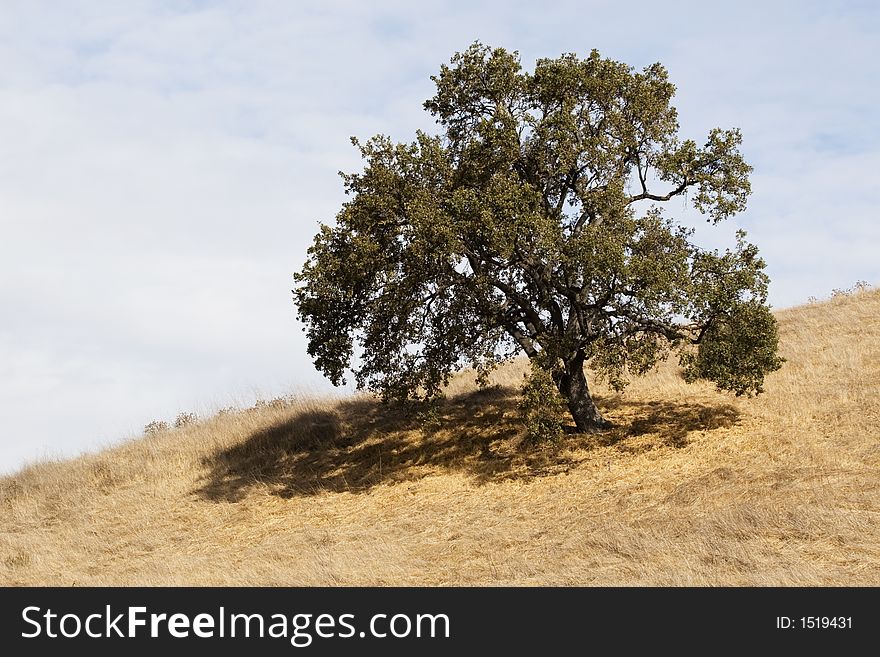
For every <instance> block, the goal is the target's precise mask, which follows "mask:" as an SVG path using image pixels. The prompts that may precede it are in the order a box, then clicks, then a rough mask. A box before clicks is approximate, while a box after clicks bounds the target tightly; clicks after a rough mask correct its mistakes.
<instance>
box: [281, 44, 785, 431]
mask: <svg viewBox="0 0 880 657" xmlns="http://www.w3.org/2000/svg"><path fill="white" fill-rule="evenodd" d="M432 79H433V80H434V82H435V83H436V88H437V92H436V94H435V96H434V97H432V98H430V99H429V100H428V101H426V103H425V108H426V109H427V110H428V111H429V112H430V113H431V114H432V115H433V116H434V117H435V118H436V120H437V122H438V124H439V127H440V133H439V134H438V135H436V136H431V135H428V134H426V133H423V132H418V133H417V134H416V138H415V141H413V142H412V143H409V144H399V143H394V142H393V141H392V140H391V139H390V138H388V137H386V136H383V135H378V136H376V137H373V138H372V139H369V140H368V141H366V142H363V143H362V142H360V141H358V140H357V139H353V140H352V141H353V143H354V144H355V146H356V147H357V148H358V149H359V150H360V153H361V156H362V158H363V160H364V168H363V171H362V172H360V173H350V174H342V177H343V181H344V185H345V191H346V193H347V195H348V200H347V201H346V202H345V203H344V205H343V206H342V208H341V210H340V211H339V213H338V214H337V216H336V222H335V224H334V225H332V226H330V225H322V226H321V228H320V231H319V233H318V235H317V236H316V237H315V241H314V243H313V244H312V246H311V248H310V249H309V252H308V259H307V261H306V263H305V264H304V266H303V268H302V270H301V271H300V272H299V273H297V274H296V276H295V280H296V282H297V287H296V289H295V290H294V296H295V300H296V303H297V306H298V309H299V317H300V319H301V320H302V322H303V323H304V324H305V330H306V331H307V335H308V352H309V354H310V355H311V356H312V357H313V359H314V362H315V365H316V366H317V367H318V368H319V369H320V370H321V371H323V372H324V373H325V374H326V375H327V377H328V378H329V379H330V380H331V381H332V382H333V383H335V384H340V383H341V382H342V381H343V380H344V376H345V372H346V370H348V369H351V370H352V371H353V372H354V375H355V380H356V383H357V385H358V387H359V388H366V389H369V390H373V391H375V392H378V393H380V394H381V395H382V396H383V397H384V398H400V399H405V398H416V399H431V398H433V397H435V396H436V395H437V394H439V392H440V391H441V390H442V388H443V386H444V384H445V383H446V382H447V381H448V378H449V376H450V374H451V373H452V372H454V371H456V370H459V369H462V368H464V367H467V366H470V367H473V368H475V369H476V370H477V372H478V373H480V375H485V374H486V373H487V372H489V371H491V369H492V368H493V367H495V366H496V365H497V364H498V363H499V362H501V361H503V360H504V359H506V358H509V357H512V356H513V355H515V354H516V353H525V354H527V355H528V356H529V357H530V358H532V359H538V357H539V356H540V362H541V363H542V367H544V368H545V369H546V370H548V371H553V372H556V373H557V376H555V377H554V381H555V382H556V384H557V386H558V385H560V381H562V380H563V377H561V376H559V375H558V372H559V371H560V368H565V367H569V368H571V367H581V364H582V363H583V362H584V361H585V360H586V359H590V362H591V366H592V367H593V368H594V369H597V370H598V371H599V373H600V374H601V375H603V376H605V377H606V378H607V379H608V380H609V381H610V382H611V384H612V385H613V386H614V387H616V388H622V387H623V386H625V385H626V383H627V381H628V380H629V378H630V377H631V376H633V375H635V376H638V375H640V374H643V373H644V372H646V371H647V370H649V369H650V368H651V367H653V365H654V364H656V363H657V362H658V360H659V359H661V358H665V357H666V355H667V354H668V353H669V352H670V350H678V351H680V352H682V353H683V356H682V358H683V363H684V365H685V371H686V373H687V376H688V378H690V379H693V378H695V377H703V378H708V379H710V380H713V381H715V382H716V383H717V384H718V385H719V386H720V387H722V388H725V389H731V390H734V391H735V392H738V393H746V392H759V391H760V389H761V386H762V382H763V377H764V374H766V373H767V372H769V371H772V370H773V369H776V368H778V367H779V363H780V360H779V359H777V358H776V357H775V353H776V347H777V338H776V331H775V325H774V320H773V317H772V315H770V313H769V311H768V310H767V306H766V292H767V282H768V281H767V277H766V275H765V274H764V271H763V270H764V262H763V261H762V260H761V259H760V258H759V257H758V255H757V249H756V248H755V247H754V246H753V245H751V244H748V243H747V242H746V241H745V237H744V234H742V233H740V234H739V237H738V241H737V245H736V248H735V249H734V250H732V251H731V250H729V251H725V252H723V253H719V252H715V251H712V252H709V251H705V250H702V249H700V248H699V247H698V246H696V245H695V244H693V243H692V242H691V231H689V230H687V229H685V228H683V227H681V226H679V225H677V224H676V223H675V221H673V219H671V218H669V217H666V216H665V215H664V213H663V208H662V204H664V203H666V202H668V201H670V200H672V199H675V198H677V197H683V198H688V199H690V201H691V202H692V203H693V205H694V206H695V207H696V208H697V209H698V210H699V211H700V212H702V213H704V214H705V215H706V216H707V219H708V220H709V221H711V222H714V223H717V222H719V221H721V220H724V219H727V218H729V217H730V216H732V215H733V214H735V213H736V212H739V211H741V210H743V209H744V208H745V204H746V199H747V197H748V195H749V193H750V186H749V180H748V176H749V173H750V171H751V168H750V167H749V165H748V164H746V162H745V161H744V160H743V158H742V155H741V154H740V152H739V150H738V148H739V146H740V143H741V140H742V137H741V135H740V133H739V131H738V130H735V129H733V130H721V129H715V130H712V131H711V132H710V133H709V135H708V137H707V139H706V140H705V142H704V143H703V145H702V146H700V145H698V143H697V142H695V141H693V140H689V139H688V140H681V139H680V138H679V137H678V134H677V133H678V120H677V114H676V110H675V108H674V107H673V106H672V105H671V100H672V97H673V95H674V92H675V87H674V86H673V85H672V84H671V83H670V82H669V80H668V76H667V73H666V70H665V69H664V68H663V67H662V66H661V65H660V64H653V65H651V66H648V67H646V68H645V69H644V70H642V71H636V70H634V69H633V68H631V67H629V66H627V65H626V64H623V63H620V62H616V61H614V60H611V59H605V58H602V57H601V56H600V55H599V53H598V52H596V51H593V52H591V53H590V55H589V56H588V57H586V58H585V59H580V58H578V57H577V56H575V55H573V54H564V55H562V56H561V57H558V58H556V59H542V60H539V61H538V62H537V63H536V65H535V69H534V71H533V72H531V73H529V72H526V71H523V70H522V67H521V65H520V61H519V56H518V54H517V53H516V52H508V51H506V50H504V49H502V48H495V49H492V48H489V47H487V46H484V45H482V44H479V43H475V44H473V45H472V46H471V47H470V48H468V49H467V50H466V51H464V52H463V53H458V54H456V55H455V56H454V57H453V58H452V60H451V62H450V64H449V65H444V66H442V67H441V70H440V73H439V74H438V75H437V76H435V77H433V78H432ZM695 346H696V349H697V351H696V354H691V350H692V349H693V348H694V347H695ZM570 407H571V406H570ZM576 421H577V418H576ZM579 426H580V424H579Z"/></svg>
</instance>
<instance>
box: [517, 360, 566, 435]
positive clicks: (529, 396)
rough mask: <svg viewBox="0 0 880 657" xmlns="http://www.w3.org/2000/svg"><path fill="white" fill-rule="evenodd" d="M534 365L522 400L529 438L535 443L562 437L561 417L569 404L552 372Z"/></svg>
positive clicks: (523, 416)
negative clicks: (560, 393)
mask: <svg viewBox="0 0 880 657" xmlns="http://www.w3.org/2000/svg"><path fill="white" fill-rule="evenodd" d="M531 366H532V371H531V374H529V375H526V377H525V382H524V383H523V386H522V399H521V400H520V403H519V412H520V415H521V417H522V420H523V423H524V424H525V426H526V438H527V439H528V440H529V441H531V442H533V443H538V442H546V441H555V440H559V439H560V438H561V437H562V424H561V423H560V421H559V416H560V414H561V413H562V412H563V411H564V410H565V403H564V402H563V400H562V397H560V395H559V391H558V390H557V389H556V384H554V383H553V378H552V377H551V376H550V373H549V372H548V371H547V370H545V369H544V368H542V367H540V365H538V364H537V363H535V362H534V361H532V363H531Z"/></svg>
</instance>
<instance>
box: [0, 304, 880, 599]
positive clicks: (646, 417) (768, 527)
mask: <svg viewBox="0 0 880 657" xmlns="http://www.w3.org/2000/svg"><path fill="white" fill-rule="evenodd" d="M778 316H779V319H780V323H781V335H782V352H783V355H784V356H785V357H786V358H787V359H788V362H787V363H786V365H785V366H784V368H783V369H782V370H781V371H780V372H777V373H775V374H774V375H773V376H771V377H770V378H769V379H768V382H767V393H766V394H765V395H762V396H760V397H758V398H756V399H751V400H748V399H735V398H733V397H730V396H728V395H724V394H721V393H717V392H715V391H714V390H713V389H712V388H711V387H709V386H700V385H697V386H688V385H686V384H684V383H682V382H681V381H680V379H679V378H678V377H677V375H676V373H675V369H674V368H673V367H672V366H664V367H662V368H660V369H659V370H658V371H657V372H655V373H652V374H651V375H650V376H649V377H646V378H645V379H642V380H640V381H638V382H636V383H634V384H633V385H632V386H631V387H630V388H628V389H627V390H626V391H625V392H624V393H623V394H613V393H609V392H608V391H607V390H603V389H601V387H600V388H599V395H600V401H601V406H602V408H603V409H605V410H606V412H607V415H608V416H609V417H610V418H611V419H613V420H615V421H616V422H617V423H618V428H617V429H615V430H614V432H613V433H612V434H609V435H606V436H602V437H599V438H597V437H581V436H572V437H569V438H567V439H566V440H564V441H563V443H562V444H561V445H559V446H557V447H555V448H545V449H538V450H535V449H532V450H523V449H518V448H517V445H518V441H519V440H520V433H521V431H520V427H519V425H518V424H517V421H516V415H515V407H516V398H515V390H516V386H517V385H518V383H519V381H520V380H521V376H522V365H519V364H514V365H512V366H510V367H508V368H506V369H505V370H503V371H501V372H500V373H499V375H498V384H499V386H498V387H496V388H495V389H494V390H490V391H489V392H485V393H475V392H474V391H473V388H471V387H470V386H469V384H468V383H467V382H466V381H465V380H463V379H462V380H459V381H458V382H456V385H455V386H454V388H453V390H452V391H451V393H450V399H451V401H450V402H449V404H448V405H447V406H446V407H444V409H443V411H442V413H443V415H444V416H445V420H444V421H443V422H442V423H439V428H437V426H438V425H423V424H420V423H419V422H417V421H415V420H413V419H410V418H408V416H407V414H406V413H404V412H402V411H401V410H396V411H395V410H393V409H389V408H383V407H381V406H378V405H376V404H375V403H373V402H371V401H370V400H368V399H365V398H354V399H351V400H349V401H347V402H343V403H336V402H322V401H320V400H312V401H309V400H305V401H296V402H293V403H290V404H288V405H286V406H283V407H274V408H273V407H263V408H258V409H252V410H248V411H242V412H239V413H234V414H226V415H222V416H219V417H216V418H213V419H211V420H208V421H206V422H203V423H201V424H199V425H195V426H190V427H185V428H182V429H177V430H172V431H169V432H166V433H163V434H159V435H156V436H149V437H146V438H143V439H139V440H134V441H131V442H128V443H126V444H124V445H122V446H120V447H117V448H114V449H110V450H107V451H105V452H102V453H100V454H97V455H90V456H84V457H81V458H78V459H75V460H71V461H65V462H58V463H44V464H39V465H34V466H31V467H28V468H26V469H25V470H23V471H22V472H20V473H18V474H16V475H14V476H12V477H7V478H5V479H0V583H2V584H55V585H68V584H76V585H116V584H139V585H141V584H142V585H152V584H156V585H159V584H173V585H177V584H209V585H213V584H227V585H245V584H254V585H262V584H266V585H312V584H329V585H337V584H343V585H349V584H366V585H377V584H378V585H382V584H403V585H414V584H465V585H486V584H582V585H609V584H613V585H616V584H619V585H630V584H633V585H648V584H659V585H709V584H734V585H738V584H751V585H796V584H799V585H815V584H831V585H842V584H848V585H851V584H868V585H880V490H878V488H880V475H878V471H880V470H878V468H880V411H878V404H877V402H878V399H880V394H878V393H880V291H872V292H866V293H862V294H858V295H855V296H851V297H845V298H836V299H833V300H832V301H830V302H828V303H823V304H811V305H807V306H802V307H798V308H794V309H790V310H785V311H782V312H780V313H779V314H778ZM505 386H506V387H505Z"/></svg>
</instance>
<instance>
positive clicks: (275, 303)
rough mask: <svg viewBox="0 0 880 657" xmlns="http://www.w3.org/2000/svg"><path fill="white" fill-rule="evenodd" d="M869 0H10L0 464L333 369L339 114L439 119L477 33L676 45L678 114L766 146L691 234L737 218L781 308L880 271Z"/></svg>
mask: <svg viewBox="0 0 880 657" xmlns="http://www.w3.org/2000/svg"><path fill="white" fill-rule="evenodd" d="M716 5H717V6H716ZM877 7H878V6H877V5H876V3H873V2H767V1H766V0H765V1H762V2H748V1H746V2H742V1H741V2H737V3H707V2H647V1H632V2H628V3H625V4H622V3H619V2H614V1H607V2H606V1H596V2H586V1H582V2H553V1H544V2H541V3H537V2H530V3H526V2H480V1H479V0H474V1H471V2H442V3H441V2H417V3H415V2H411V1H405V2H404V1H402V2H371V3H363V2H354V1H350V2H332V1H331V2H326V1H322V2H313V3H306V2H280V1H279V2H260V1H253V2H245V1H241V2H197V1H192V2H139V1H136V0H135V1H128V2H124V3H120V2H110V1H107V2H86V1H80V2H75V1H72V2H63V3H62V2H39V1H33V0H29V1H23V2H16V1H14V0H4V1H3V2H2V3H0V473H2V472H10V471H13V470H15V469H17V468H19V467H21V466H22V465H23V464H25V463H28V462H33V461H35V460H39V459H46V458H57V457H65V456H70V455H75V454H78V453H80V452H82V451H84V450H95V449H99V448H101V447H103V446H106V445H109V444H112V443H114V442H116V441H119V440H124V439H127V438H132V437H135V436H138V435H140V434H141V432H142V430H143V427H144V425H145V424H147V423H148V422H150V421H153V420H165V421H173V419H174V417H175V416H176V415H177V414H178V413H179V412H183V411H191V412H196V413H198V414H202V415H205V414H209V413H211V412H213V411H215V410H216V409H218V408H221V407H224V406H240V405H248V404H251V403H253V401H254V400H255V399H258V398H265V399H269V398H272V397H274V396H277V395H283V394H291V393H304V392H312V393H318V394H324V393H326V392H329V391H331V390H332V387H331V386H330V385H329V384H328V383H327V382H326V381H324V380H323V379H322V377H321V375H320V374H319V373H318V372H316V371H315V369H314V368H313V366H312V364H311V362H310V360H309V358H308V356H307V354H306V353H305V344H306V343H305V336H304V334H303V333H302V330H301V329H302V327H301V326H300V325H299V324H298V323H297V320H296V312H295V306H294V305H293V302H292V298H291V293H290V289H291V287H292V286H293V280H292V274H293V272H295V271H297V270H298V269H299V268H300V267H301V265H302V263H303V262H304V260H305V257H306V256H305V252H306V248H307V247H308V245H309V243H310V242H311V239H312V237H313V235H314V234H315V232H316V229H317V225H318V222H319V221H323V222H331V221H332V219H333V217H334V216H335V214H336V212H337V211H338V209H339V207H340V205H341V203H342V202H343V200H344V198H345V197H344V193H343V189H342V184H341V180H340V178H339V176H338V173H337V172H338V171H340V170H343V171H349V172H350V171H357V170H359V168H360V160H359V156H358V153H357V151H356V150H355V149H354V148H353V147H352V145H351V143H350V141H349V137H351V136H358V137H361V138H368V137H370V136H372V135H374V134H378V133H382V134H387V135H389V136H391V137H392V138H393V139H395V140H396V141H409V140H411V139H412V138H413V136H414V134H415V131H416V130H417V129H425V130H427V131H431V130H433V128H434V124H433V119H432V118H431V117H430V115H428V114H427V113H426V112H425V111H424V110H423V108H422V103H423V102H424V100H426V99H427V98H429V97H430V96H432V95H433V83H432V82H431V80H430V76H431V75H433V74H436V73H437V72H438V70H439V68H440V65H441V64H442V63H445V62H448V60H449V58H450V57H451V55H452V54H453V53H454V52H456V51H460V50H464V49H465V48H467V46H468V45H469V44H470V43H472V42H473V41H474V40H480V41H482V42H483V43H485V44H488V45H491V46H502V47H505V48H507V49H509V50H517V51H519V53H520V56H521V59H522V62H523V65H524V68H526V69H530V68H531V67H532V66H533V65H534V61H535V59H537V58H540V57H555V56H558V55H560V54H562V53H564V52H574V53H577V54H579V55H582V56H586V55H587V54H589V52H590V50H591V49H593V48H597V49H599V51H600V53H601V54H602V55H603V56H607V57H612V58H614V59H618V60H620V61H624V62H626V63H627V64H630V65H632V66H634V67H636V68H642V67H644V66H647V65H649V64H651V63H653V62H657V61H659V62H661V63H662V64H663V65H664V66H666V68H667V69H668V71H669V75H670V79H671V80H672V82H673V83H675V85H676V86H677V88H678V93H677V95H676V98H675V100H674V104H675V105H676V107H677V108H678V111H679V119H680V123H681V136H682V137H684V138H693V139H695V140H696V141H697V142H698V143H700V142H701V140H703V139H705V136H706V134H707V133H708V131H709V130H710V129H711V128H713V127H715V126H718V127H722V128H728V127H734V126H735V127H739V128H740V129H741V130H742V132H743V137H744V142H743V147H742V151H743V153H744V155H745V157H746V159H747V161H748V162H750V163H751V164H752V165H753V166H754V168H755V170H754V173H753V175H752V187H753V194H752V197H751V199H750V202H749V207H748V209H747V210H746V211H745V212H744V213H742V214H740V215H738V216H737V217H736V218H735V219H733V220H731V221H729V222H727V223H726V224H724V225H721V226H718V227H714V228H711V229H708V228H705V227H702V228H701V230H700V231H699V232H698V239H702V240H704V241H705V243H706V244H707V245H710V246H720V247H724V246H728V245H732V235H733V233H734V231H735V230H736V229H737V228H743V229H745V230H746V231H747V232H748V234H749V239H750V240H751V241H753V242H755V243H756V244H757V245H758V247H759V248H760V250H761V253H762V255H763V257H764V258H765V260H766V261H767V265H768V266H767V271H768V273H769V275H770V277H771V280H772V283H771V287H770V301H771V303H772V305H773V306H774V307H777V308H781V307H787V306H791V305H796V304H799V303H804V302H805V301H807V299H808V298H809V297H811V296H815V297H819V298H823V297H827V296H828V295H829V294H830V292H831V290H832V289H835V288H847V287H851V286H852V285H853V284H854V283H855V282H856V281H861V280H864V281H867V282H868V283H870V284H877V283H880V257H878V256H880V248H878V247H880V222H878V221H877V219H876V214H875V205H876V198H875V194H876V190H878V189H880V148H878V146H880V143H878V142H880V112H878V111H877V107H880V75H878V72H880V65H878V64H877V58H876V52H877V49H878V46H880V10H878V8H877ZM669 212H670V214H671V216H676V214H675V213H676V212H680V213H681V215H682V217H683V220H685V221H693V220H694V219H693V217H691V216H690V215H689V214H688V211H687V210H686V209H685V208H684V207H683V206H679V207H676V206H674V205H673V207H671V208H670V209H669ZM697 223H700V225H701V226H702V223H701V222H697Z"/></svg>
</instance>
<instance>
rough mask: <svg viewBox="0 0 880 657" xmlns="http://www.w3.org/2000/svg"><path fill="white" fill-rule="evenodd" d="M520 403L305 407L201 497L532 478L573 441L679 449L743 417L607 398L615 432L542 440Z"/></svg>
mask: <svg viewBox="0 0 880 657" xmlns="http://www.w3.org/2000/svg"><path fill="white" fill-rule="evenodd" d="M518 401H519V392H518V390H516V389H515V388H512V387H511V388H506V387H500V386H495V387H492V388H488V389H485V390H479V391H476V392H471V393H467V394H462V395H458V396H455V397H452V398H449V399H446V400H442V401H440V402H438V403H437V404H435V405H434V406H431V407H425V406H423V405H415V404H407V403H403V404H400V403H382V402H379V401H378V400H373V399H369V398H356V399H352V400H346V401H342V402H339V403H337V404H336V405H334V406H333V407H332V408H328V409H327V410H312V411H306V412H299V413H297V414H295V415H291V416H290V417H288V418H286V419H284V420H282V421H279V422H277V423H275V424H273V425H271V426H268V427H266V428H264V429H261V430H259V431H256V432H255V433H253V434H252V435H251V436H249V437H248V438H247V439H245V440H244V441H243V442H241V443H239V444H237V445H234V446H232V447H230V448H228V449H224V450H221V451H219V452H217V453H215V454H212V455H211V456H210V457H206V458H205V459H204V461H203V465H205V466H206V467H207V468H208V474H207V476H206V478H205V482H204V483H203V484H202V485H201V487H200V488H198V489H197V490H196V491H195V494H197V495H198V496H200V497H202V498H203V499H206V500H211V501H216V502H221V501H228V502H235V501H238V500H241V499H243V498H244V497H245V496H246V495H247V493H248V491H249V490H250V489H252V488H254V487H262V488H265V489H266V490H267V491H269V492H270V493H271V494H273V495H277V496H279V497H282V498H290V497H296V496H310V495H317V494H320V493H322V492H325V491H332V492H346V491H347V492H352V493H360V492H366V491H369V490H370V489H371V488H373V487H374V486H377V485H379V484H387V483H398V482H405V481H413V480H417V479H421V478H422V477H425V476H427V475H429V474H431V473H435V472H449V471H453V472H460V473H462V474H465V475H466V476H468V477H470V478H471V479H472V480H473V481H475V482H477V483H478V484H482V483H487V482H490V481H500V480H504V479H513V478H516V479H531V478H535V477H540V476H548V475H552V474H556V473H559V472H562V471H565V470H566V469H568V468H570V467H572V466H573V465H574V463H575V462H576V461H575V460H573V459H572V458H571V456H570V452H571V448H575V449H590V448H593V447H596V446H598V445H602V444H612V443H613V444H616V445H618V446H619V447H621V448H622V449H626V447H625V446H626V443H627V441H628V440H629V439H630V438H632V437H637V436H641V435H643V434H648V433H658V434H659V435H660V436H662V439H663V440H664V441H666V442H667V444H670V445H676V446H680V445H683V444H685V442H686V436H687V434H688V433H690V432H691V431H695V430H703V429H710V428H717V427H721V426H730V424H732V423H733V422H735V421H736V418H737V417H738V416H737V414H736V410H735V409H734V408H733V407H732V406H729V405H723V406H717V407H713V406H707V405H697V406H694V405H688V404H674V403H667V402H656V403H641V402H631V401H624V400H619V399H617V400H615V399H608V400H606V401H605V402H604V403H602V407H603V410H607V411H608V412H609V413H610V415H611V417H612V419H615V418H616V416H618V415H620V416H622V417H624V418H626V419H625V421H624V422H622V423H620V424H619V425H618V426H617V427H616V428H615V429H614V430H612V431H610V432H608V433H605V434H597V435H592V436H590V435H583V434H575V435H568V436H566V437H565V438H563V439H562V440H561V441H559V442H558V443H554V444H552V445H539V446H533V445H529V444H528V443H527V442H526V441H524V431H523V427H522V425H521V423H520V421H519V419H518V417H517V412H516V407H517V403H518ZM630 417H633V419H632V420H630ZM566 452H569V453H568V454H567V453H566Z"/></svg>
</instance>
